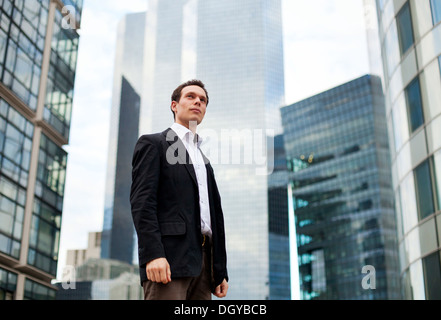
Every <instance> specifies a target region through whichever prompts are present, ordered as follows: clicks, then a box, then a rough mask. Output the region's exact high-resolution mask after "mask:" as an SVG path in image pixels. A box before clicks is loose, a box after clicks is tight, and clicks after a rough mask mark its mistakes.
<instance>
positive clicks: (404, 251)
mask: <svg viewBox="0 0 441 320" xmlns="http://www.w3.org/2000/svg"><path fill="white" fill-rule="evenodd" d="M369 5H370V6H371V7H372V8H375V7H376V12H377V14H378V19H377V21H378V30H379V34H378V38H379V44H380V47H381V54H382V60H383V75H382V76H383V77H384V88H385V97H386V119H387V125H388V129H389V140H390V149H391V159H392V177H393V188H394V196H395V204H396V211H397V221H398V224H397V226H398V239H399V248H400V265H401V270H400V271H401V280H402V287H403V291H404V298H406V299H428V300H430V299H441V260H440V259H441V255H440V248H441V214H440V213H441V212H440V210H441V80H440V79H441V77H440V73H441V67H440V63H441V57H440V55H441V23H440V22H441V1H440V0H423V1H420V0H410V1H404V0H403V1H392V0H377V1H375V2H371V3H369ZM374 54H376V53H375V52H374Z"/></svg>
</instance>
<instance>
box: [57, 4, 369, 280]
mask: <svg viewBox="0 0 441 320" xmlns="http://www.w3.org/2000/svg"><path fill="white" fill-rule="evenodd" d="M239 1H240V0H239ZM146 10H147V0H126V1H121V0H85V1H84V8H83V13H82V22H81V29H79V30H78V33H79V34H80V44H79V52H78V62H77V70H76V79H75V92H74V104H73V111H72V122H71V130H70V139H69V144H68V145H66V146H65V147H64V148H65V150H66V151H67V152H68V163H67V173H66V185H65V196H64V207H63V215H62V226H61V238H60V249H59V263H58V274H57V279H61V276H62V270H63V268H64V266H65V262H66V252H67V250H69V249H85V248H86V247H87V238H88V233H89V232H95V231H101V230H102V222H103V216H104V193H105V183H106V181H105V174H106V166H107V148H108V136H109V130H110V129H111V128H110V125H109V123H110V110H111V104H112V103H111V100H112V86H113V65H114V59H115V46H116V35H117V25H118V22H119V21H120V19H121V18H122V17H123V16H124V15H125V14H127V13H133V12H143V11H146ZM282 12H283V25H284V30H283V32H284V59H285V102H286V104H287V105H288V104H292V103H294V102H297V101H300V100H302V99H305V98H308V97H310V96H312V95H314V94H317V93H320V92H323V91H325V90H328V89H330V88H332V87H335V86H337V85H340V84H343V83H345V82H347V81H350V80H353V79H355V78H357V77H360V76H362V75H364V74H367V73H369V62H368V50H367V42H366V31H365V21H364V11H363V4H362V0H282Z"/></svg>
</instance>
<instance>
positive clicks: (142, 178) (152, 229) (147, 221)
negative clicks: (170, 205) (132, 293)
mask: <svg viewBox="0 0 441 320" xmlns="http://www.w3.org/2000/svg"><path fill="white" fill-rule="evenodd" d="M158 145H159V143H158ZM158 145H157V144H155V141H154V138H153V136H151V135H144V136H142V137H141V138H139V140H138V142H137V143H136V146H135V150H134V153H133V160H132V185H131V189H130V204H131V210H132V217H133V223H134V225H135V229H136V233H137V235H138V255H139V265H140V266H141V267H143V266H145V265H146V264H147V263H148V262H149V261H151V260H154V259H157V258H162V257H165V252H164V247H163V245H162V241H161V232H160V229H159V223H158V217H157V195H158V183H159V177H160V168H161V163H160V160H161V154H160V150H159V148H158Z"/></svg>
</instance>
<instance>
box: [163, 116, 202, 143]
mask: <svg viewBox="0 0 441 320" xmlns="http://www.w3.org/2000/svg"><path fill="white" fill-rule="evenodd" d="M170 128H171V129H172V130H173V131H174V132H176V134H177V135H178V137H179V139H181V140H182V141H184V140H186V136H187V135H188V138H187V139H188V141H192V140H193V139H194V134H193V132H192V131H191V130H190V129H188V128H186V127H184V126H183V125H182V124H179V123H176V122H174V123H173V124H172V125H171V127H170ZM196 137H197V142H198V147H200V145H201V143H202V137H201V136H200V135H198V134H197V133H196Z"/></svg>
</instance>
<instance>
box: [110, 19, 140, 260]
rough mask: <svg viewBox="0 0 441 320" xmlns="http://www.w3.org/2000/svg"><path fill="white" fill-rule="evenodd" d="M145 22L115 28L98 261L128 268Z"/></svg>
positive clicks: (125, 22)
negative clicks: (107, 260) (133, 163)
mask: <svg viewBox="0 0 441 320" xmlns="http://www.w3.org/2000/svg"><path fill="white" fill-rule="evenodd" d="M145 18H146V14H145V13H134V14H128V15H126V16H125V17H124V18H123V19H122V20H121V21H120V23H119V25H118V37H117V46H116V58H115V71H114V84H113V97H112V112H111V124H110V132H109V151H108V157H107V174H106V194H105V207H104V222H103V234H102V239H101V258H103V259H114V260H119V261H123V262H126V263H128V264H133V263H136V261H137V259H138V250H137V241H136V238H135V229H134V227H133V221H132V215H131V209H130V202H129V198H130V185H131V183H132V156H133V150H134V149H135V144H136V141H137V139H138V130H139V114H140V105H141V92H142V70H143V69H142V66H143V52H144V48H143V47H144V30H145V21H146V19H145ZM134 249H135V250H134Z"/></svg>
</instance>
